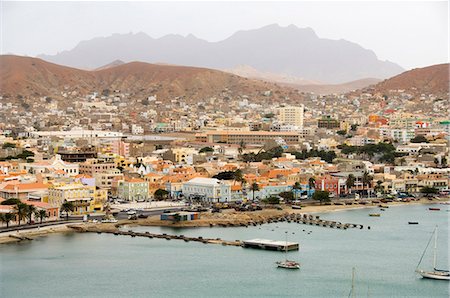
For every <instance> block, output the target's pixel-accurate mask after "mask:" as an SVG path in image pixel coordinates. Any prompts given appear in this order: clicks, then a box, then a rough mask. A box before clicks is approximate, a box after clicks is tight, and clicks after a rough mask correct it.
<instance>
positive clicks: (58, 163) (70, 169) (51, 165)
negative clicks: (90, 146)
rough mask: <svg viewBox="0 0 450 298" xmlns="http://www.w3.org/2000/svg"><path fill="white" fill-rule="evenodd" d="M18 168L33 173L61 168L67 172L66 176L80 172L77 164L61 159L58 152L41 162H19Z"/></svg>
mask: <svg viewBox="0 0 450 298" xmlns="http://www.w3.org/2000/svg"><path fill="white" fill-rule="evenodd" d="M19 168H20V169H21V170H25V171H27V172H28V173H30V174H34V175H36V174H40V173H49V172H52V171H58V170H62V171H64V173H65V174H67V176H76V175H78V174H79V172H80V166H79V164H77V163H70V162H66V161H63V160H62V159H61V155H59V154H56V155H55V157H53V158H52V159H51V160H49V161H47V160H45V161H41V162H33V163H21V164H20V165H19Z"/></svg>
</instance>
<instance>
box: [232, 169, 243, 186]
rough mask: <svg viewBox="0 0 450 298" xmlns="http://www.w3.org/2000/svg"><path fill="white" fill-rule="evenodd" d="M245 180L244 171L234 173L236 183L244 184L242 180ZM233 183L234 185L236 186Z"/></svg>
mask: <svg viewBox="0 0 450 298" xmlns="http://www.w3.org/2000/svg"><path fill="white" fill-rule="evenodd" d="M243 179H244V176H243V174H242V170H240V169H237V170H236V171H234V179H233V180H234V183H236V182H242V180H243ZM234 183H233V184H234Z"/></svg>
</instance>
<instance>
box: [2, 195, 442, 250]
mask: <svg viewBox="0 0 450 298" xmlns="http://www.w3.org/2000/svg"><path fill="white" fill-rule="evenodd" d="M448 201H449V200H448V199H445V200H442V201H441V200H439V201H436V200H433V201H429V200H428V199H420V200H419V201H413V202H390V203H381V205H384V206H389V207H395V206H407V205H428V204H430V205H432V204H439V203H442V202H448ZM379 205H380V204H378V203H377V204H374V205H357V206H355V205H317V206H305V207H302V209H291V208H290V207H285V208H283V210H277V209H264V210H261V211H253V212H238V211H234V210H224V211H223V212H221V213H204V214H201V218H200V219H198V220H195V221H185V222H177V223H175V222H170V221H162V220H160V219H159V216H152V217H150V218H148V219H141V220H138V221H133V220H120V221H119V222H118V223H116V224H111V223H76V224H74V223H61V225H58V226H49V227H42V228H38V227H37V228H35V229H30V230H23V231H20V232H18V231H14V232H5V233H1V234H0V245H1V244H7V243H17V242H21V241H24V240H21V239H19V237H26V238H31V239H35V238H38V237H42V236H47V235H51V234H54V233H74V232H85V231H89V229H92V228H95V229H100V230H104V231H112V230H118V229H120V228H121V227H123V226H130V227H135V226H162V227H174V228H199V227H233V226H236V227H237V226H243V225H251V224H252V223H260V224H262V223H265V222H268V221H270V220H271V219H272V218H274V217H280V216H285V215H288V214H291V213H296V214H298V213H301V214H303V213H306V214H318V213H333V212H339V211H349V210H357V209H371V208H380V207H379ZM11 235H12V236H11ZM17 236H19V237H17ZM25 241H26V240H25Z"/></svg>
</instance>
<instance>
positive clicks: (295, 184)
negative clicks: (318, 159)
mask: <svg viewBox="0 0 450 298" xmlns="http://www.w3.org/2000/svg"><path fill="white" fill-rule="evenodd" d="M292 189H295V190H299V189H300V190H301V189H302V185H301V184H300V182H298V181H296V182H295V183H294V185H293V186H292ZM294 194H295V199H297V198H298V197H297V195H298V192H297V191H294Z"/></svg>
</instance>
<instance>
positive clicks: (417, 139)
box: [410, 136, 428, 143]
mask: <svg viewBox="0 0 450 298" xmlns="http://www.w3.org/2000/svg"><path fill="white" fill-rule="evenodd" d="M410 142H411V143H428V140H427V138H425V137H424V136H416V137H414V138H412V139H411V140H410Z"/></svg>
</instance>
